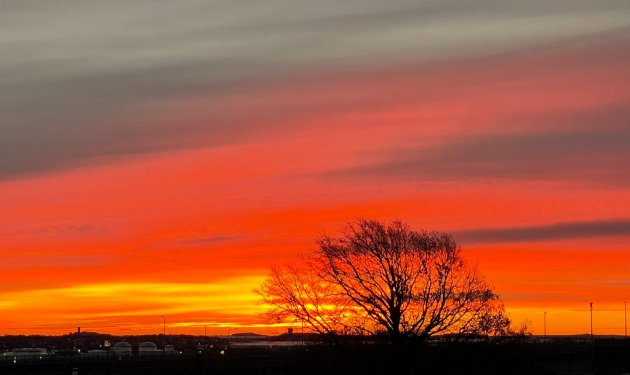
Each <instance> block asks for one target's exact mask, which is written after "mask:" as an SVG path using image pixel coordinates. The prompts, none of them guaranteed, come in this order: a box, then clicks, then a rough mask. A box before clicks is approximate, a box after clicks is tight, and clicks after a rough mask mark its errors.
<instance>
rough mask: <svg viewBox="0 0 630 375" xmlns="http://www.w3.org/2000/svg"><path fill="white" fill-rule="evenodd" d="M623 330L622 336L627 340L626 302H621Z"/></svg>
mask: <svg viewBox="0 0 630 375" xmlns="http://www.w3.org/2000/svg"><path fill="white" fill-rule="evenodd" d="M623 330H624V336H625V337H626V339H627V338H628V301H623Z"/></svg>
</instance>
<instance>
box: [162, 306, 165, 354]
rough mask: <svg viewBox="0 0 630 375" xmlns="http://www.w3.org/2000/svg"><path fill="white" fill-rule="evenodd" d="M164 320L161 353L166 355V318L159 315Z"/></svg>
mask: <svg viewBox="0 0 630 375" xmlns="http://www.w3.org/2000/svg"><path fill="white" fill-rule="evenodd" d="M161 317H162V319H163V320H164V332H163V334H162V353H163V354H164V355H166V316H164V315H161Z"/></svg>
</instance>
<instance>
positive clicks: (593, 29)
mask: <svg viewBox="0 0 630 375" xmlns="http://www.w3.org/2000/svg"><path fill="white" fill-rule="evenodd" d="M362 3H363V2H360V1H358V0H343V1H339V2H338V4H336V5H335V6H333V7H328V6H323V5H317V4H315V3H304V4H302V6H298V7H296V6H292V4H293V3H292V2H290V1H288V0H279V1H278V2H276V3H274V5H267V6H265V5H262V4H251V6H250V7H237V6H232V5H231V4H230V2H229V1H223V0H221V1H218V2H212V4H200V3H198V2H193V1H186V0H183V1H180V2H177V4H176V5H175V4H171V3H169V2H158V3H155V4H143V5H142V6H137V7H136V6H131V5H130V4H128V3H127V2H124V1H122V0H120V1H119V0H115V1H111V2H107V3H101V4H85V5H83V6H82V7H76V6H74V4H73V2H71V1H66V0H62V1H60V2H58V4H57V5H56V6H55V7H53V8H51V7H50V6H49V5H45V4H41V6H34V5H33V6H29V5H27V4H21V3H19V2H16V3H15V4H12V5H10V6H8V5H0V31H2V32H1V33H0V53H1V54H2V55H3V56H6V58H3V59H2V61H0V72H3V73H5V74H4V76H6V80H3V82H0V93H2V94H4V95H0V111H1V113H3V117H4V118H3V120H2V123H1V124H0V274H1V276H0V284H1V286H2V288H1V289H0V335H2V334H63V333H68V332H72V331H74V330H75V329H76V327H78V326H80V327H81V328H82V330H85V331H98V332H104V333H112V334H130V333H134V334H135V333H137V334H141V333H152V332H157V333H159V332H160V330H161V327H162V319H161V318H160V316H161V315H166V316H167V317H168V320H167V326H168V330H169V332H172V333H191V334H198V332H202V333H203V329H204V327H205V326H207V327H208V331H209V333H212V334H224V333H225V332H227V328H237V327H238V328H239V330H240V329H247V330H248V331H250V330H252V331H255V332H265V333H273V332H279V331H281V330H282V327H283V326H278V325H274V324H272V323H271V322H268V321H266V320H265V317H264V306H262V305H260V303H259V300H258V298H257V296H256V295H255V294H254V293H253V292H252V290H253V289H255V288H256V287H257V286H258V285H260V282H261V281H262V280H263V279H264V277H265V276H266V274H267V270H268V269H269V266H271V265H272V264H277V263H283V262H286V261H287V260H290V259H292V258H293V257H295V256H296V255H297V254H299V253H301V252H304V251H308V250H309V249H312V248H313V247H314V246H315V244H314V239H315V238H316V237H318V236H319V235H320V234H321V233H323V232H327V233H334V232H335V231H336V230H338V229H339V228H341V227H342V226H343V225H344V223H345V222H347V221H351V220H353V219H355V218H357V217H372V218H377V219H382V220H390V219H394V218H398V219H401V220H403V221H406V222H407V223H409V225H410V226H411V227H412V228H425V229H435V230H441V231H446V232H449V233H452V234H453V235H454V237H455V239H456V240H457V241H458V243H459V244H460V245H461V246H462V249H463V251H464V254H465V256H466V258H467V259H468V260H469V261H471V262H474V263H476V264H477V265H478V266H479V268H480V270H481V271H482V273H483V274H484V275H485V276H486V277H487V278H488V280H490V281H491V282H492V284H493V285H494V286H495V287H496V290H497V292H498V293H499V294H500V295H501V296H502V297H503V299H504V303H505V306H506V309H507V311H508V313H510V314H511V316H512V318H513V320H514V321H515V323H517V324H518V323H520V322H529V324H530V327H531V329H532V330H533V332H534V333H535V334H542V333H543V332H542V330H543V327H542V326H543V319H542V316H543V313H544V312H547V333H548V334H550V335H552V334H583V333H586V332H588V331H589V325H588V318H589V315H588V303H589V302H594V306H595V313H594V331H595V333H596V334H618V335H622V334H624V321H623V316H624V315H623V308H624V300H630V276H629V275H630V248H629V246H630V209H629V208H628V207H630V189H629V188H628V187H629V183H630V128H629V127H628V122H629V121H630V85H628V84H627V82H630V69H628V66H630V6H628V5H626V4H621V3H619V2H617V1H614V0H604V1H601V2H597V4H594V3H593V2H591V1H586V0H584V1H582V0H579V1H575V0H572V1H569V0H566V1H564V0H563V1H559V2H557V4H556V3H554V4H547V5H545V4H542V3H541V4H536V5H532V6H531V7H522V6H520V5H519V2H517V1H505V2H502V3H501V4H494V5H493V4H489V3H487V2H485V1H482V0H478V1H476V2H474V3H475V4H476V5H475V6H473V5H470V4H473V2H467V1H461V2H456V4H458V6H453V7H449V6H447V5H442V4H441V3H440V2H433V1H428V0H427V1H420V2H414V3H413V4H411V3H408V2H407V1H405V0H393V1H390V2H388V3H387V6H385V5H384V4H381V5H379V4H370V5H366V4H362ZM3 6H6V7H7V8H6V11H1V10H3V9H2V8H3ZM148 8H150V9H151V10H152V11H151V12H147V10H148ZM181 20H186V22H181ZM18 47H19V48H18Z"/></svg>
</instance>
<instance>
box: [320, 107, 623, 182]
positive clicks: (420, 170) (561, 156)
mask: <svg viewBox="0 0 630 375" xmlns="http://www.w3.org/2000/svg"><path fill="white" fill-rule="evenodd" d="M536 121H537V122H538V123H544V122H548V123H551V124H557V123H559V122H564V123H568V124H573V125H575V128H574V129H570V130H563V131H558V130H556V131H553V132H535V133H532V132H529V133H510V134H490V135H481V136H479V135H478V136H475V137H474V138H464V139H454V140H452V141H451V142H449V143H446V144H442V145H438V146H428V147H427V146H423V147H419V148H417V149H406V150H405V149H403V150H400V149H396V150H391V151H390V152H389V153H388V156H387V160H385V161H384V162H382V163H375V164H372V165H367V166H361V167H357V168H353V169H349V170H342V171H336V172H332V173H330V174H329V175H328V176H329V177H330V178H384V177H385V178H397V179H405V180H418V181H422V180H466V179H516V180H574V181H582V182H588V183H592V184H604V185H627V184H629V183H630V128H629V127H628V126H627V123H628V121H630V111H629V110H628V109H627V108H616V109H612V110H605V111H596V112H593V113H584V114H582V113H580V114H572V115H567V116H566V117H564V118H551V119H549V118H539V119H536ZM592 124H598V127H597V128H595V127H588V125H591V126H592ZM581 125H583V126H581ZM550 127H551V126H550Z"/></svg>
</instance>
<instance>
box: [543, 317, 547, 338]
mask: <svg viewBox="0 0 630 375" xmlns="http://www.w3.org/2000/svg"><path fill="white" fill-rule="evenodd" d="M543 322H544V330H545V342H547V312H546V311H545V313H544V314H543Z"/></svg>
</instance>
